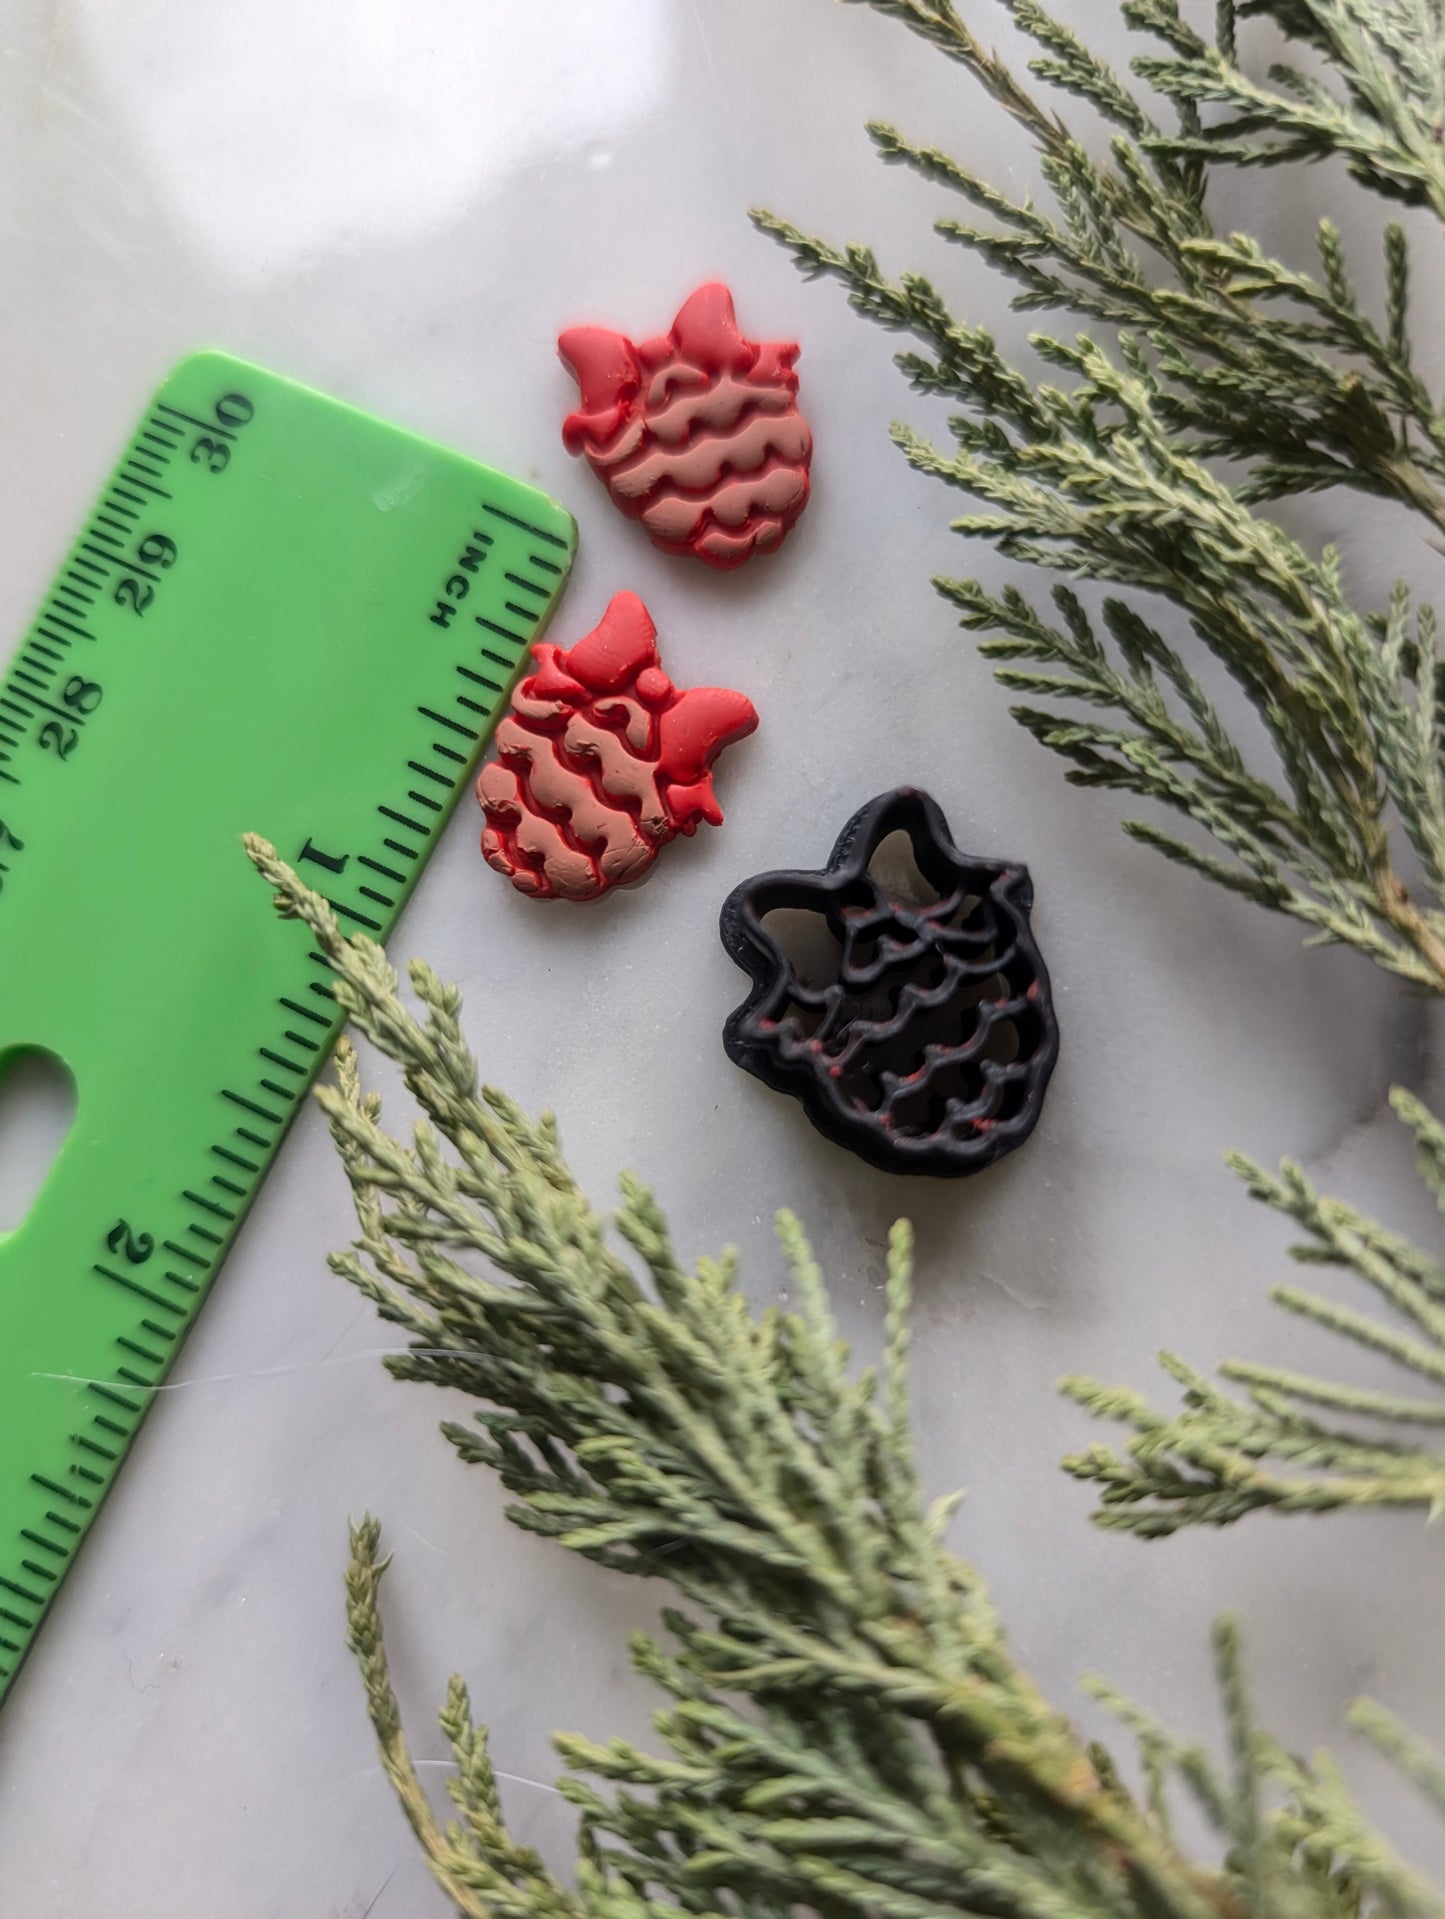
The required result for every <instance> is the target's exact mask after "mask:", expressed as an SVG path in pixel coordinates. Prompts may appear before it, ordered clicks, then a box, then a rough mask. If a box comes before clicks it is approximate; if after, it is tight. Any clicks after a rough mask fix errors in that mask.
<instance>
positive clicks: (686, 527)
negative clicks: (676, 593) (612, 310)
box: [557, 282, 813, 569]
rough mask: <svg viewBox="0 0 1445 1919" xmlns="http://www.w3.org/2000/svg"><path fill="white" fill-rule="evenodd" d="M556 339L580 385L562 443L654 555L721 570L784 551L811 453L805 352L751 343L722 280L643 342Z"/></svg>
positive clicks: (596, 336) (608, 336)
mask: <svg viewBox="0 0 1445 1919" xmlns="http://www.w3.org/2000/svg"><path fill="white" fill-rule="evenodd" d="M557 344H558V349H559V351H560V353H561V355H562V358H563V360H564V361H565V362H566V363H567V365H568V366H569V367H570V368H571V370H572V372H573V373H574V374H575V375H576V378H577V384H578V387H579V388H580V390H581V404H580V406H579V407H578V408H577V411H576V412H575V413H571V414H569V415H568V417H567V420H566V422H565V424H564V426H563V428H562V438H563V441H564V442H565V444H566V446H567V449H568V451H569V452H571V453H574V454H576V453H585V454H586V456H587V460H588V463H589V464H590V466H591V468H592V471H593V472H594V473H595V474H596V475H597V477H598V478H599V479H600V480H601V481H602V482H603V483H604V484H605V486H606V487H607V490H608V492H609V493H610V494H611V496H612V498H613V500H614V502H615V503H616V505H617V506H618V507H619V508H620V509H621V510H622V512H624V513H625V514H627V516H628V517H629V519H634V520H641V522H642V524H643V526H645V527H646V529H647V531H648V533H649V535H650V536H651V538H652V542H653V544H654V545H655V546H659V547H661V548H662V549H663V551H664V552H666V553H691V554H693V555H694V556H695V557H696V558H697V559H699V560H702V561H704V562H705V563H706V564H707V565H709V566H715V567H721V568H724V569H726V568H731V567H736V566H741V565H742V564H743V562H744V561H745V560H748V559H750V558H751V557H752V556H753V554H754V553H771V552H774V551H775V550H776V549H777V548H778V547H779V546H781V544H782V542H783V539H784V537H785V535H786V534H787V532H788V529H789V528H790V527H791V526H792V525H793V523H794V522H795V521H796V519H797V518H798V515H799V514H800V513H801V512H802V510H803V508H804V507H805V506H806V505H807V503H808V485H809V482H808V467H809V463H810V462H811V460H812V457H813V436H812V434H811V433H810V432H809V430H808V423H807V421H806V420H805V419H804V418H803V416H802V414H801V413H800V412H799V411H798V400H797V394H798V376H797V374H796V373H795V372H794V371H793V361H794V360H795V359H796V358H797V354H798V349H797V347H796V346H795V345H788V344H783V343H781V342H768V343H760V342H757V341H753V340H747V339H745V338H744V337H743V335H742V334H741V333H740V332H739V331H738V326H737V321H736V319H735V317H734V314H733V301H732V295H731V294H730V293H729V292H728V290H727V288H726V287H725V286H723V285H721V284H720V283H719V282H713V283H712V284H710V285H708V286H703V287H699V288H698V290H697V292H696V293H694V294H693V295H692V296H691V297H690V298H689V299H688V300H687V301H685V302H684V304H683V306H682V309H681V311H680V312H679V313H678V316H677V318H676V320H674V321H673V324H672V330H671V332H670V333H663V334H660V335H658V336H657V338H655V339H651V340H644V341H642V342H641V344H640V345H634V344H633V342H632V341H631V340H628V339H626V338H625V337H624V336H623V335H622V334H620V333H614V332H612V331H611V330H610V329H608V328H606V327H591V326H586V327H572V328H570V329H569V330H568V331H567V332H566V333H564V334H563V335H562V337H561V339H560V340H559V341H558V343H557Z"/></svg>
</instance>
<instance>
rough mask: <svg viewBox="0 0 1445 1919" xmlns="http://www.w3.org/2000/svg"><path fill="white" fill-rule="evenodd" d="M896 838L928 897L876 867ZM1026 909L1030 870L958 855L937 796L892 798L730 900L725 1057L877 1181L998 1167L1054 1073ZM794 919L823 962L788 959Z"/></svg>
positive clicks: (1053, 1031) (911, 792) (1043, 979)
mask: <svg viewBox="0 0 1445 1919" xmlns="http://www.w3.org/2000/svg"><path fill="white" fill-rule="evenodd" d="M900 832H901V833H904V834H906V835H907V838H908V841H909V844H910V846H911V848H912V853H913V859H914V862H915V864H916V868H917V874H918V875H919V876H920V877H921V879H922V880H923V882H925V884H924V885H923V886H921V887H916V890H917V891H918V892H920V893H924V892H931V893H932V894H934V895H935V896H936V897H934V898H932V899H918V898H912V897H908V896H907V893H908V891H911V890H913V888H911V887H910V888H905V886H904V885H903V884H901V883H899V882H895V881H893V880H891V879H888V878H885V877H884V876H882V875H881V874H880V873H875V872H874V871H873V870H871V869H872V867H873V862H874V859H875V856H876V855H877V853H878V850H879V848H880V847H881V846H882V845H883V843H884V841H885V840H887V839H889V838H890V837H891V836H892V835H894V834H896V833H900ZM1032 906H1033V884H1032V882H1031V880H1030V878H1029V873H1028V869H1027V867H1025V866H1022V865H1020V864H1019V863H1018V862H1017V861H1011V860H995V859H983V858H976V857H974V856H972V855H967V854H963V853H960V852H959V851H958V849H957V847H956V846H955V845H954V844H953V840H952V837H951V834H950V831H949V826H948V821H947V820H946V819H945V817H944V815H943V813H942V811H941V810H940V808H939V807H938V805H937V804H936V803H935V802H934V801H933V800H932V799H930V798H929V796H928V794H926V793H922V792H919V791H917V790H916V789H915V788H912V787H900V788H899V789H898V790H897V791H895V792H891V793H885V794H882V795H881V796H880V797H879V798H877V799H875V800H871V801H870V802H869V804H868V805H867V806H865V807H863V808H861V809H860V810H859V811H858V812H857V813H855V814H854V815H853V817H852V819H850V820H849V822H848V824H847V825H846V826H845V827H844V829H843V831H842V833H841V834H840V835H839V838H838V842H837V845H836V846H835V847H834V848H833V852H832V856H831V858H830V859H829V861H828V864H827V866H826V867H824V868H823V869H822V870H821V871H819V872H776V873H760V874H758V875H757V876H756V877H755V878H753V879H750V880H745V881H744V882H743V884H742V885H741V886H738V887H737V888H735V889H734V891H733V892H732V893H731V894H730V895H729V896H728V899H727V901H726V903H725V904H724V906H723V910H722V919H721V926H720V931H721V934H722V942H723V945H724V946H725V947H726V948H727V951H728V952H729V953H730V954H731V955H732V957H733V959H734V960H736V961H737V963H738V965H739V966H741V967H742V968H743V970H744V971H745V972H747V973H749V974H750V975H751V976H752V980H753V988H752V991H751V993H749V995H748V997H747V999H746V1000H745V1001H744V1003H743V1004H742V1005H741V1006H739V1007H737V1008H736V1010H735V1011H734V1012H733V1013H732V1015H731V1016H730V1017H729V1019H728V1021H727V1024H726V1026H725V1027H724V1029H723V1044H724V1046H725V1047H726V1049H727V1053H728V1057H729V1058H730V1059H732V1060H733V1061H734V1063H735V1064H736V1065H738V1066H741V1067H742V1068H743V1069H744V1071H746V1072H749V1073H752V1074H753V1075H754V1076H755V1077H756V1078H758V1079H760V1080H762V1081H763V1083H764V1084H765V1085H767V1086H770V1087H772V1088H773V1089H774V1091H775V1092H780V1093H789V1094H792V1095H793V1096H795V1097H796V1098H797V1099H799V1100H801V1102H802V1105H803V1108H804V1111H805V1112H806V1113H807V1115H808V1118H809V1119H810V1120H811V1121H812V1123H813V1125H814V1126H816V1127H817V1129H818V1130H819V1132H821V1133H823V1134H824V1135H825V1136H826V1137H827V1138H828V1139H830V1140H832V1141H834V1142H835V1143H836V1144H837V1145H839V1146H844V1147H847V1148H848V1149H849V1150H850V1151H852V1152H855V1153H857V1154H859V1155H860V1156H861V1157H862V1158H863V1159H866V1160H868V1161H869V1162H870V1163H871V1164H872V1165H874V1166H878V1167H881V1168H883V1169H884V1170H885V1171H888V1172H905V1173H928V1174H933V1175H935V1176H942V1177H950V1178H959V1177H962V1176H963V1175H966V1174H968V1173H975V1172H978V1171H980V1170H981V1169H982V1168H983V1167H985V1166H991V1165H992V1164H993V1163H994V1161H995V1160H998V1159H1001V1158H1002V1157H1003V1156H1004V1155H1005V1154H1006V1153H1010V1152H1012V1151H1013V1150H1014V1149H1015V1148H1016V1147H1019V1146H1022V1145H1023V1143H1024V1141H1025V1140H1026V1139H1027V1138H1028V1137H1029V1135H1030V1133H1032V1131H1033V1130H1034V1127H1035V1126H1036V1125H1037V1124H1038V1120H1039V1115H1040V1113H1041V1111H1042V1109H1043V1102H1044V1094H1045V1091H1046V1089H1047V1087H1048V1083H1049V1077H1050V1075H1051V1074H1052V1072H1053V1070H1054V1065H1055V1062H1056V1061H1057V1059H1058V1052H1059V1031H1058V1023H1057V1021H1056V1019H1055V1016H1054V1008H1053V1001H1052V996H1051V994H1050V990H1049V976H1048V971H1047V969H1046V968H1045V965H1044V962H1043V959H1042V957H1041V956H1040V953H1039V949H1038V947H1037V945H1036V944H1035V942H1034V938H1033V934H1032V931H1031V929H1030V925H1029V913H1030V909H1031V908H1032ZM784 910H788V911H791V912H792V913H794V914H798V913H803V914H807V915H817V916H819V919H820V921H821V925H822V927H824V928H826V932H827V934H828V935H831V940H825V941H824V942H822V944H823V945H824V946H825V947H827V948H828V949H829V951H830V952H832V949H836V951H835V953H832V957H831V959H829V960H827V961H824V962H823V963H822V964H821V965H819V964H818V963H816V962H815V961H813V960H811V959H810V960H809V961H808V962H807V963H800V962H799V961H797V960H795V959H794V958H792V957H790V955H789V953H788V952H787V951H786V950H785V949H784V946H783V944H782V943H781V941H780V939H779V938H778V937H777V936H776V934H775V931H774V930H773V929H771V928H770V927H769V925H768V924H767V922H768V917H769V915H770V914H773V913H779V912H781V911H784ZM814 930H817V929H814ZM830 967H831V976H828V977H821V976H816V975H821V974H827V973H829V969H830Z"/></svg>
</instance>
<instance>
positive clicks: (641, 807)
mask: <svg viewBox="0 0 1445 1919" xmlns="http://www.w3.org/2000/svg"><path fill="white" fill-rule="evenodd" d="M533 654H534V657H535V659H536V662H537V665H536V668H535V670H534V671H533V672H532V673H530V674H529V675H528V676H527V677H526V679H524V680H523V681H522V682H521V684H520V685H519V686H518V688H517V690H516V691H515V693H514V694H513V695H512V708H511V711H510V713H508V715H507V717H506V718H505V719H504V720H503V721H502V722H501V724H500V725H499V726H498V728H497V732H496V746H497V758H496V759H495V760H493V761H491V762H490V763H489V764H488V765H486V766H484V767H483V768H482V773H481V777H480V779H479V780H478V781H477V798H478V799H479V800H480V801H481V804H482V808H483V810H484V811H485V813H486V816H487V826H486V830H485V831H484V832H483V834H482V852H483V854H484V855H485V856H486V859H487V863H488V864H489V865H490V866H493V867H495V868H496V870H497V871H498V872H499V873H503V874H505V875H506V877H507V878H508V879H509V880H510V881H511V882H512V884H513V885H514V886H515V887H516V888H517V890H518V891H519V892H522V893H525V894H527V895H528V896H529V897H530V898H532V899H539V900H552V899H565V900H589V899H595V898H596V897H597V895H598V894H600V893H605V892H607V891H608V890H609V889H610V888H612V887H615V886H629V885H631V884H633V883H634V882H635V881H637V880H640V879H641V878H642V877H643V876H644V875H645V874H646V873H647V871H648V870H649V868H650V867H651V865H652V863H653V861H654V860H655V859H656V858H657V855H658V852H659V850H660V848H662V847H663V846H665V845H666V844H667V842H668V841H669V840H671V839H675V838H676V837H677V835H678V834H679V833H683V834H688V835H691V834H693V833H695V832H696V831H697V829H698V826H699V825H700V824H701V823H702V822H703V821H706V822H707V823H708V824H709V825H711V826H720V825H721V824H722V810H721V808H720V807H719V806H718V803H717V795H716V793H715V792H714V790H713V782H712V773H711V771H710V768H711V766H712V763H713V761H714V760H715V759H716V758H717V756H718V754H719V753H720V752H721V751H722V749H723V748H724V747H725V746H728V745H731V743H732V742H733V741H734V740H740V739H742V738H744V737H745V736H746V735H747V734H749V733H751V732H752V731H753V729H754V728H755V727H756V725H757V723H758V716H757V714H756V712H755V711H754V710H753V705H752V702H751V701H750V700H748V699H746V698H745V697H744V696H743V695H742V694H741V693H732V692H729V691H727V690H726V689H725V688H723V687H716V686H692V687H686V688H679V687H676V686H674V685H673V683H672V681H671V680H670V679H669V678H668V676H667V674H666V673H664V672H663V670H662V667H661V664H660V662H659V659H658V652H657V629H656V628H655V627H654V625H653V623H652V619H651V617H650V615H649V614H648V611H647V608H646V607H645V606H644V605H643V604H642V601H641V600H640V599H638V597H637V595H636V594H635V593H618V594H616V595H615V596H614V598H613V599H612V602H611V604H610V605H609V606H608V608H607V611H606V613H605V614H604V615H603V616H602V619H601V621H600V623H599V624H598V625H597V626H596V627H595V628H594V629H593V631H592V632H591V633H589V634H588V635H587V636H586V638H585V639H581V640H578V642H577V643H576V645H575V646H573V647H572V648H570V649H569V650H567V651H564V650H563V649H562V648H561V647H559V646H553V645H551V644H549V643H547V642H545V641H544V642H542V643H541V644H540V645H538V646H536V647H534V648H533Z"/></svg>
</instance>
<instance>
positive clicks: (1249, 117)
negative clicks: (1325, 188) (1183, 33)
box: [1125, 0, 1445, 220]
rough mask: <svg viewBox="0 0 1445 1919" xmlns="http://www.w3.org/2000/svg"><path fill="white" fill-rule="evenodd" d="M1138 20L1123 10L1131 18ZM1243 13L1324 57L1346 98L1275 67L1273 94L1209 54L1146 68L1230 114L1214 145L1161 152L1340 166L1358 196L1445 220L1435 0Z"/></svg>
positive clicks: (1443, 72)
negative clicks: (1377, 197)
mask: <svg viewBox="0 0 1445 1919" xmlns="http://www.w3.org/2000/svg"><path fill="white" fill-rule="evenodd" d="M1132 11H1134V9H1131V8H1128V7H1126V9H1125V12H1126V17H1127V15H1128V14H1129V13H1130V12H1132ZM1240 12H1241V13H1242V14H1245V15H1250V14H1254V15H1267V16H1269V17H1270V18H1271V19H1273V20H1274V22H1275V23H1276V25H1277V26H1279V27H1280V28H1281V29H1282V31H1283V32H1284V33H1285V34H1287V35H1289V36H1290V37H1292V38H1293V39H1295V40H1298V41H1300V42H1302V43H1303V44H1305V45H1307V46H1309V47H1311V48H1313V50H1314V51H1315V52H1316V53H1318V54H1321V55H1322V56H1323V57H1324V59H1325V61H1326V62H1327V63H1328V65H1329V68H1330V70H1331V72H1332V74H1333V75H1335V76H1336V77H1337V78H1338V79H1339V81H1340V92H1339V93H1333V92H1331V91H1330V89H1329V88H1328V87H1327V86H1325V85H1322V84H1321V83H1320V82H1318V81H1316V80H1313V79H1310V78H1307V77H1306V76H1305V75H1304V74H1303V73H1302V72H1300V71H1298V70H1297V69H1294V68H1290V67H1276V68H1275V69H1274V70H1273V72H1272V74H1271V76H1270V77H1271V80H1272V81H1273V83H1274V84H1273V85H1272V86H1262V85H1260V84H1258V83H1257V82H1255V81H1252V80H1251V79H1249V78H1248V76H1247V75H1245V74H1244V73H1243V72H1242V71H1241V69H1240V68H1239V67H1238V66H1237V65H1236V64H1235V63H1234V62H1233V61H1232V60H1231V59H1228V58H1226V56H1225V54H1224V53H1223V52H1222V51H1221V50H1220V49H1219V48H1215V47H1208V46H1205V45H1203V44H1201V45H1200V46H1199V47H1198V48H1197V49H1195V50H1192V51H1191V52H1189V53H1188V54H1184V55H1182V56H1181V57H1178V58H1176V59H1174V60H1138V61H1136V62H1135V63H1134V70H1135V72H1136V73H1138V74H1139V75H1140V77H1141V78H1144V79H1147V80H1148V81H1149V82H1150V84H1151V85H1152V86H1153V87H1154V88H1155V89H1156V90H1157V91H1159V92H1160V93H1163V94H1165V95H1167V96H1171V97H1175V96H1182V97H1184V98H1186V99H1188V100H1190V101H1193V102H1195V103H1198V102H1200V101H1208V102H1210V103H1212V104H1216V105H1220V106H1222V107H1224V108H1225V110H1226V111H1227V113H1228V114H1229V115H1230V116H1231V118H1229V119H1228V120H1226V121H1225V122H1224V123H1223V124H1222V125H1217V126H1214V127H1212V128H1211V129H1210V131H1209V134H1208V136H1204V135H1194V136H1192V137H1184V138H1176V139H1170V138H1167V137H1166V138H1164V139H1162V140H1161V142H1160V146H1161V151H1163V152H1165V153H1169V154H1172V155H1173V156H1174V157H1176V158H1178V157H1182V156H1183V155H1185V154H1190V155H1194V154H1198V156H1199V157H1200V158H1203V159H1207V160H1209V161H1211V162H1215V163H1218V162H1229V163H1231V164H1233V165H1236V166H1246V167H1250V166H1278V165H1282V164H1284V163H1285V162H1288V161H1293V160H1306V161H1312V160H1322V159H1329V158H1340V159H1343V160H1344V161H1345V162H1346V164H1347V165H1348V167H1349V169H1350V172H1351V173H1352V174H1353V175H1354V177H1355V179H1357V180H1358V181H1359V182H1360V184H1361V185H1362V186H1366V187H1369V188H1370V189H1372V190H1373V191H1374V192H1377V193H1381V194H1384V195H1386V196H1387V197H1389V198H1391V199H1396V200H1402V201H1405V202H1406V203H1407V204H1409V205H1412V206H1427V207H1429V208H1431V210H1432V211H1433V212H1434V213H1435V215H1436V217H1437V219H1441V220H1445V148H1442V145H1441V137H1442V133H1445V16H1442V13H1441V10H1440V7H1439V5H1438V3H1437V0H1403V4H1401V0H1392V4H1391V5H1390V6H1388V7H1386V6H1382V5H1380V4H1379V3H1378V0H1254V4H1251V5H1245V6H1242V7H1241V8H1240ZM1261 136H1268V137H1267V138H1263V137H1261ZM1201 148H1203V149H1204V151H1203V152H1202V153H1201V152H1200V149H1201Z"/></svg>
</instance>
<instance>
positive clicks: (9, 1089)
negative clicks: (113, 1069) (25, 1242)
mask: <svg viewBox="0 0 1445 1919" xmlns="http://www.w3.org/2000/svg"><path fill="white" fill-rule="evenodd" d="M74 1124H75V1081H74V1079H73V1078H72V1077H71V1073H70V1068H69V1067H68V1066H67V1065H66V1064H65V1062H64V1060H62V1059H60V1058H59V1057H58V1056H57V1055H56V1054H55V1053H50V1052H47V1051H46V1050H45V1049H44V1048H43V1047H39V1046H17V1047H13V1048H6V1049H4V1050H3V1051H0V1234H5V1233H13V1232H14V1231H15V1229H16V1227H17V1226H19V1225H21V1223H22V1222H23V1221H24V1219H25V1217H26V1215H27V1214H28V1213H29V1211H30V1209H31V1207H32V1206H33V1205H34V1204H35V1201H36V1199H37V1198H38V1197H39V1194H40V1189H41V1187H42V1186H44V1184H45V1182H46V1179H47V1178H48V1177H49V1175H50V1169H51V1167H52V1166H53V1165H54V1164H55V1162H56V1160H57V1159H58V1158H59V1156H60V1149H61V1147H62V1146H64V1144H65V1141H66V1138H67V1136H68V1134H69V1132H70V1129H71V1127H72V1126H73V1125H74Z"/></svg>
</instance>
